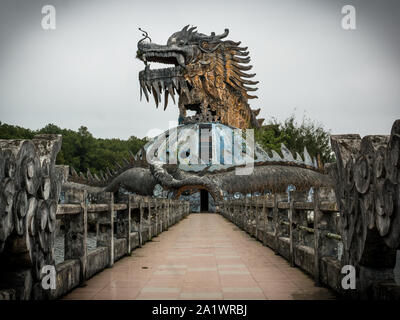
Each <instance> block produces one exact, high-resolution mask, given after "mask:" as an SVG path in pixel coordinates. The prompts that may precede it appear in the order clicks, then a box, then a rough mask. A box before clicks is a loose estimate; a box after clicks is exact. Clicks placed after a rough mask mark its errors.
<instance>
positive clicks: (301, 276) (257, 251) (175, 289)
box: [64, 214, 335, 299]
mask: <svg viewBox="0 0 400 320" xmlns="http://www.w3.org/2000/svg"><path fill="white" fill-rule="evenodd" d="M89 265H90V264H89ZM64 298H65V299H332V298H335V296H334V294H333V293H332V291H330V290H329V289H326V288H321V287H315V286H314V283H313V280H312V279H311V278H310V277H309V276H307V275H306V274H305V273H303V272H302V271H301V270H299V269H297V268H292V267H290V265H289V263H288V262H287V261H286V260H285V259H283V258H282V257H280V256H277V255H275V253H274V252H273V251H272V250H271V249H269V248H268V247H265V246H263V245H262V243H261V242H259V241H256V240H255V239H254V238H252V237H250V236H249V235H248V234H246V233H245V232H244V231H241V230H240V229H239V228H237V227H236V226H235V225H234V224H232V223H231V222H229V221H227V220H226V219H225V218H223V217H222V216H220V215H217V214H191V215H189V216H188V217H187V218H186V219H183V220H182V221H181V222H179V223H178V224H176V225H175V226H172V227H170V228H169V230H168V231H166V232H163V233H162V234H160V235H159V236H157V237H155V238H153V239H152V241H151V242H148V243H146V244H145V245H144V246H143V247H142V248H138V249H136V250H134V251H133V252H132V255H131V256H128V257H124V258H122V259H121V260H119V261H117V262H116V263H115V264H114V266H113V268H109V269H106V270H104V271H103V272H101V273H99V274H98V275H96V276H94V277H93V278H92V279H90V280H88V281H87V286H86V287H83V288H77V289H75V290H73V291H72V292H71V293H70V294H68V295H67V296H65V297H64Z"/></svg>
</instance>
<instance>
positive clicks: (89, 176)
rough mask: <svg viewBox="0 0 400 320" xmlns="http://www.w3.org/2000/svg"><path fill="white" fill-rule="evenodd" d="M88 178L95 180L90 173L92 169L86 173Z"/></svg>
mask: <svg viewBox="0 0 400 320" xmlns="http://www.w3.org/2000/svg"><path fill="white" fill-rule="evenodd" d="M86 176H87V178H88V179H89V180H93V175H92V173H91V172H90V169H87V171H86Z"/></svg>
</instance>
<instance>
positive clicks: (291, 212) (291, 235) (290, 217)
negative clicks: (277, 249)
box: [288, 191, 295, 267]
mask: <svg viewBox="0 0 400 320" xmlns="http://www.w3.org/2000/svg"><path fill="white" fill-rule="evenodd" d="M292 194H293V193H292V191H290V202H289V211H288V218H289V245H290V252H289V263H290V266H291V267H294V248H293V246H294V244H293V229H294V228H295V225H294V224H293V211H294V208H293V204H294V197H293V196H292Z"/></svg>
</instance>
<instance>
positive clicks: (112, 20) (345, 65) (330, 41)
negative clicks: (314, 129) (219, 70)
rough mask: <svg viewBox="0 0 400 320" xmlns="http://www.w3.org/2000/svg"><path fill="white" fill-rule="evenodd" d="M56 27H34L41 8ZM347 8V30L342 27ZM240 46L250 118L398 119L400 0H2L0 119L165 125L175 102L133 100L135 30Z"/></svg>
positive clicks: (383, 130)
mask: <svg viewBox="0 0 400 320" xmlns="http://www.w3.org/2000/svg"><path fill="white" fill-rule="evenodd" d="M46 4H51V5H54V6H55V8H56V29H55V30H43V29H42V27H41V20H42V17H43V15H42V13H41V9H42V6H43V5H46ZM346 4H350V5H353V6H354V7H355V8H356V14H357V15H356V28H357V29H356V30H344V29H343V28H342V26H341V19H342V17H343V15H342V13H341V8H342V6H344V5H346ZM186 24H192V25H195V26H197V27H198V30H199V31H200V32H202V33H206V34H209V33H210V32H211V31H215V32H216V33H222V32H223V30H224V28H229V30H230V33H229V36H228V39H230V40H234V41H242V45H244V46H248V48H249V51H250V56H251V64H252V65H253V71H254V72H255V73H257V75H256V80H259V81H260V83H259V85H258V87H259V90H258V91H257V95H258V97H259V99H256V100H250V105H251V107H252V108H253V109H257V108H261V113H260V116H259V117H263V118H266V119H269V118H272V117H275V118H277V119H278V120H283V119H286V118H287V117H288V116H290V115H291V114H292V113H296V115H297V117H298V118H299V119H300V120H301V118H302V117H303V115H304V114H305V115H306V116H308V117H310V118H311V119H313V120H315V121H317V122H319V123H321V124H323V125H324V127H325V128H326V129H329V130H331V132H332V133H335V134H339V133H360V134H361V135H362V136H363V135H367V134H389V132H390V129H391V126H392V123H393V121H394V120H395V119H397V118H400V59H399V58H400V43H399V41H400V40H399V39H400V36H399V31H400V1H395V0H393V1H368V0H363V1H355V0H347V1H332V0H331V1H321V0H319V1H317V0H315V1H314V0H310V1H307V0H303V1H299V0H279V1H278V0H275V1H265V0H263V1H252V0H240V1H215V0H214V1H208V0H198V1H188V0H186V1H174V0H167V1H166V0H162V1H156V0H153V1H134V0H113V1H107V0H85V1H83V0H80V1H76V0H67V1H66V0H64V1H61V0H59V1H55V0H45V1H42V0H24V1H21V0H1V3H0V121H2V122H6V123H9V124H14V125H19V126H24V127H27V128H31V129H38V128H41V127H43V126H45V125H46V124H48V123H54V124H56V125H58V126H60V127H63V128H70V129H75V130H76V129H77V128H79V127H80V126H81V125H84V126H86V127H88V128H89V130H90V132H92V133H93V135H94V136H96V137H104V138H106V137H118V138H123V139H126V138H128V137H129V136H131V135H136V136H139V137H143V136H145V135H147V134H148V131H149V129H152V128H160V129H167V128H168V122H169V121H176V120H177V117H178V108H177V106H175V105H173V104H172V101H170V105H169V107H168V109H167V110H166V111H163V110H162V108H159V109H156V108H155V105H154V102H150V103H147V102H146V101H145V99H144V100H143V101H142V102H140V101H139V85H138V84H139V83H138V73H139V71H140V70H142V69H143V68H144V65H143V62H141V61H139V60H137V59H135V52H136V44H137V41H138V40H139V39H140V38H141V34H140V32H139V31H138V30H137V28H138V27H139V26H140V27H142V28H144V29H145V30H146V31H148V32H149V35H150V37H151V38H152V40H153V42H156V43H161V44H164V43H166V41H167V39H168V37H169V36H170V35H171V34H172V33H174V32H176V31H178V30H180V29H181V28H182V27H183V26H184V25H186Z"/></svg>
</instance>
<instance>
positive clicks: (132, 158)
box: [128, 150, 135, 162]
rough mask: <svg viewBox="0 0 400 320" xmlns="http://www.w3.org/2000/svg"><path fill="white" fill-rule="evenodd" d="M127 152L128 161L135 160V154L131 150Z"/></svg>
mask: <svg viewBox="0 0 400 320" xmlns="http://www.w3.org/2000/svg"><path fill="white" fill-rule="evenodd" d="M128 152H129V157H130V161H131V162H133V161H134V160H135V155H134V154H133V152H132V151H131V150H129V151H128Z"/></svg>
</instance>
